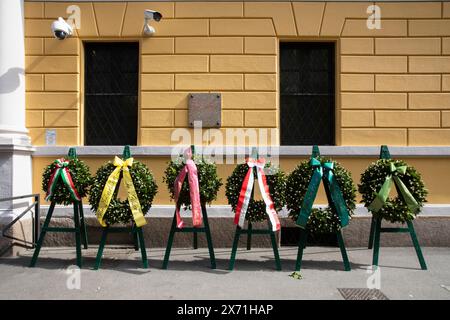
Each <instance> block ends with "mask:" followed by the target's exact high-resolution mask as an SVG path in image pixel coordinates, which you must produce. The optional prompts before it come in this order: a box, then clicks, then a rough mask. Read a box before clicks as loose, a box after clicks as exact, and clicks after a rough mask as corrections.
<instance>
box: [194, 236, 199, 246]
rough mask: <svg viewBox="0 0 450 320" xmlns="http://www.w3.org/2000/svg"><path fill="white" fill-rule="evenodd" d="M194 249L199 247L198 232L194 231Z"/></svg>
mask: <svg viewBox="0 0 450 320" xmlns="http://www.w3.org/2000/svg"><path fill="white" fill-rule="evenodd" d="M194 249H198V234H197V232H194Z"/></svg>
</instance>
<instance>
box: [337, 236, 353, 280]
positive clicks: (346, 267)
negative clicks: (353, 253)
mask: <svg viewBox="0 0 450 320" xmlns="http://www.w3.org/2000/svg"><path fill="white" fill-rule="evenodd" d="M336 236H337V239H338V243H339V248H340V249H341V255H342V261H344V270H345V271H350V270H351V267H350V262H349V261H348V256H347V250H346V249H345V243H344V239H343V238H342V231H338V232H336Z"/></svg>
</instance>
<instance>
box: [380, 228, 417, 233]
mask: <svg viewBox="0 0 450 320" xmlns="http://www.w3.org/2000/svg"><path fill="white" fill-rule="evenodd" d="M380 232H386V233H406V232H410V230H409V228H380Z"/></svg>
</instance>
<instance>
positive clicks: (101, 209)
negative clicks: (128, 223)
mask: <svg viewBox="0 0 450 320" xmlns="http://www.w3.org/2000/svg"><path fill="white" fill-rule="evenodd" d="M132 165H133V158H128V159H127V160H125V161H123V160H122V159H120V158H119V157H115V158H114V166H115V167H116V168H115V169H114V171H113V172H112V173H111V174H110V175H109V177H108V180H107V181H106V184H105V187H104V188H103V192H102V196H101V198H100V203H99V205H98V210H97V219H98V221H99V222H100V224H101V225H102V226H103V227H106V223H105V221H103V216H104V215H105V213H106V210H108V207H109V203H110V202H111V199H112V197H113V195H114V191H115V190H116V186H117V182H118V181H119V177H120V172H123V180H124V182H125V187H126V190H127V195H128V197H127V198H128V203H129V204H130V209H131V213H132V214H133V219H134V222H135V223H136V226H137V227H142V226H143V225H145V224H146V223H147V222H146V221H145V218H144V215H143V214H142V208H141V204H140V202H139V198H138V196H137V194H136V190H135V189H134V184H133V179H132V178H131V174H130V169H129V168H128V167H131V166H132Z"/></svg>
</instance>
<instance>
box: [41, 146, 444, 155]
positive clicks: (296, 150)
mask: <svg viewBox="0 0 450 320" xmlns="http://www.w3.org/2000/svg"><path fill="white" fill-rule="evenodd" d="M185 147H186V146H184V147H180V146H133V147H131V153H132V154H133V155H135V156H146V157H169V156H171V155H172V151H173V150H175V149H174V148H176V150H178V151H180V150H182V148H185ZM311 148H312V147H311V146H274V147H271V146H268V147H259V150H260V154H269V155H270V154H277V153H278V154H279V155H280V156H282V157H307V156H309V155H311ZM34 149H35V151H34V152H33V157H50V156H52V157H53V156H64V155H66V154H67V152H68V151H69V146H67V147H66V146H35V147H34ZM76 149H77V154H78V155H80V156H92V157H104V156H115V155H120V154H122V151H123V147H122V146H77V147H76ZM202 149H203V151H204V152H205V153H207V154H211V155H215V156H221V155H224V154H226V155H235V156H243V155H246V154H248V153H249V152H250V147H234V146H209V147H208V146H205V147H196V151H197V152H199V153H200V152H202ZM178 151H176V152H178ZM389 151H390V153H391V155H392V156H394V157H420V158H435V157H444V158H447V157H450V146H408V147H404V146H389ZM320 152H321V154H323V155H325V156H334V157H370V158H372V157H378V156H379V153H380V147H378V146H320Z"/></svg>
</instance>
